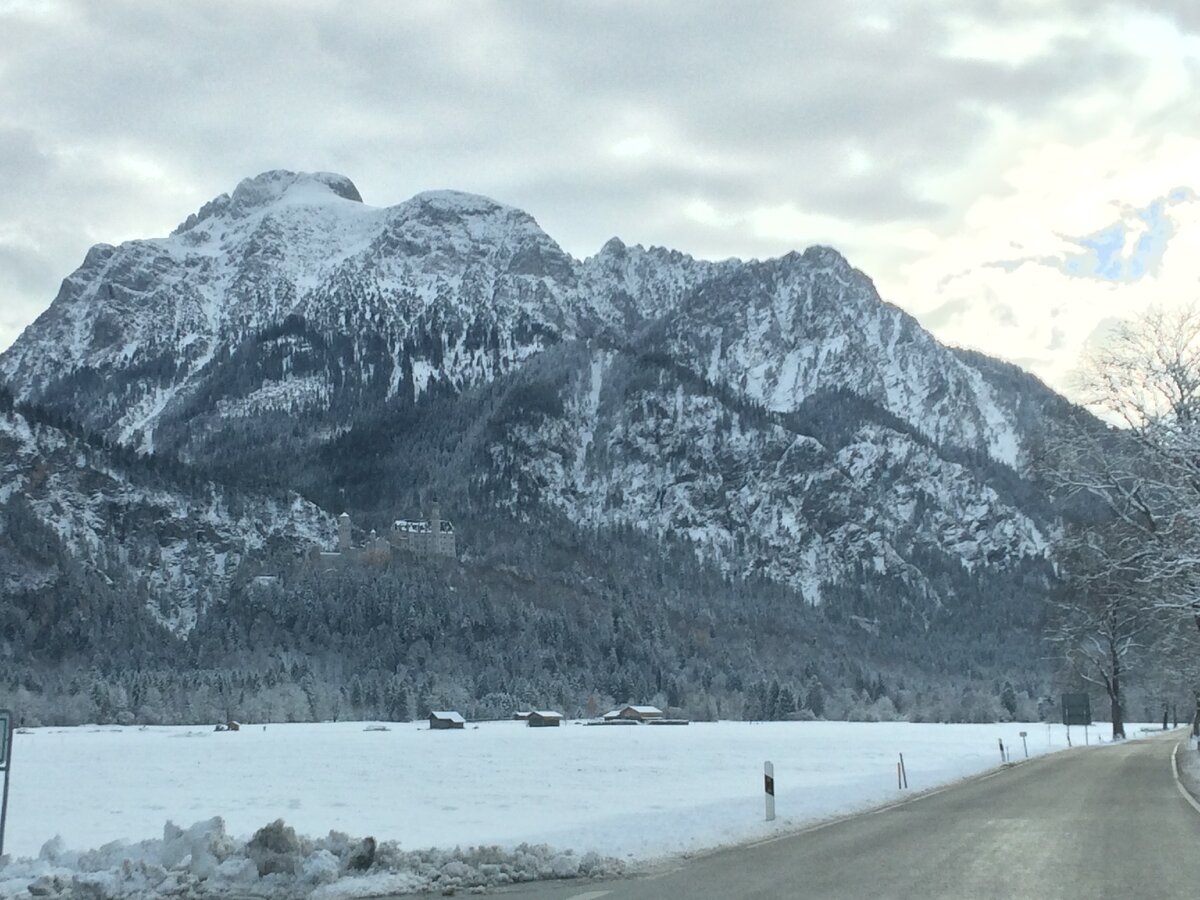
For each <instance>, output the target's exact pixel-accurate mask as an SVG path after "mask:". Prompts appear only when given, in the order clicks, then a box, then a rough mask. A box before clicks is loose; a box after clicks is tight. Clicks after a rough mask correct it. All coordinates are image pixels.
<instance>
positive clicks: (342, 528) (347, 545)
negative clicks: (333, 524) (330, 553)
mask: <svg viewBox="0 0 1200 900" xmlns="http://www.w3.org/2000/svg"><path fill="white" fill-rule="evenodd" d="M350 532H351V527H350V513H342V514H341V515H340V516H338V542H337V549H338V553H349V552H350V549H351V547H353V540H352V538H351V534H350Z"/></svg>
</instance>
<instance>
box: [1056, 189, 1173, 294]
mask: <svg viewBox="0 0 1200 900" xmlns="http://www.w3.org/2000/svg"><path fill="white" fill-rule="evenodd" d="M1194 199H1195V194H1194V193H1193V192H1192V191H1191V190H1190V189H1189V188H1177V189H1176V190H1174V191H1172V192H1171V193H1170V194H1168V195H1167V196H1166V197H1160V198H1159V199H1157V200H1155V201H1154V202H1153V203H1151V204H1150V205H1149V206H1146V207H1143V208H1142V209H1134V210H1130V216H1127V217H1126V219H1125V220H1124V221H1121V222H1116V223H1114V224H1112V225H1109V226H1107V227H1105V228H1102V229H1100V230H1099V231H1096V232H1093V233H1092V234H1089V235H1085V236H1084V237H1078V238H1068V240H1070V241H1071V242H1072V243H1074V244H1077V245H1078V246H1080V247H1082V248H1084V250H1086V251H1088V252H1086V253H1071V254H1068V255H1067V257H1066V258H1065V259H1064V260H1063V261H1062V263H1061V264H1060V268H1061V269H1062V271H1063V272H1065V273H1066V274H1068V275H1074V276H1077V277H1082V278H1100V279H1103V280H1104V281H1123V282H1131V281H1138V280H1140V279H1141V278H1144V277H1145V276H1146V275H1147V274H1148V273H1151V272H1154V271H1156V270H1157V269H1158V264H1159V263H1160V262H1161V261H1162V257H1163V254H1164V253H1165V252H1166V250H1167V244H1168V243H1170V241H1171V238H1172V237H1174V235H1175V223H1174V222H1172V221H1171V217H1170V216H1168V215H1167V206H1168V205H1169V204H1170V205H1173V204H1176V203H1185V202H1188V201H1190V200H1194ZM1130 218H1132V219H1136V220H1139V221H1140V222H1141V223H1143V225H1144V227H1141V228H1137V227H1136V226H1135V228H1134V229H1131V227H1130V225H1129V224H1126V223H1127V222H1129V221H1130ZM1131 230H1136V231H1137V232H1138V235H1137V239H1136V240H1135V241H1134V242H1133V247H1132V248H1131V249H1130V250H1129V252H1128V254H1126V252H1125V247H1126V245H1127V243H1128V240H1129V236H1130V235H1129V232H1130V231H1131Z"/></svg>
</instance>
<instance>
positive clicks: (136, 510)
mask: <svg viewBox="0 0 1200 900" xmlns="http://www.w3.org/2000/svg"><path fill="white" fill-rule="evenodd" d="M13 504H19V505H20V506H21V509H20V512H19V514H13V512H12V505H13ZM0 510H2V511H4V512H5V513H6V515H5V516H3V517H0V587H2V588H3V590H4V591H5V592H6V593H7V594H9V595H10V596H12V595H15V594H17V593H22V592H37V591H40V590H43V589H53V588H54V587H55V585H56V584H57V583H58V582H59V581H60V580H61V579H62V578H63V577H64V572H63V571H62V569H63V566H64V563H63V559H64V558H66V559H69V560H70V561H71V563H70V564H78V565H82V566H86V567H88V568H89V569H91V570H94V571H96V572H98V573H100V574H101V577H102V578H104V579H105V580H106V581H107V582H109V583H114V582H121V583H123V584H124V585H125V586H126V587H127V588H128V589H132V590H134V591H136V592H138V593H139V594H141V595H142V596H144V598H145V602H146V608H147V609H148V610H149V611H150V612H151V613H152V615H154V616H155V618H157V619H159V620H160V621H161V622H162V623H163V624H165V625H167V626H168V627H170V628H173V629H175V630H179V631H183V632H186V631H187V630H189V629H190V627H191V625H192V624H193V623H194V621H195V617H196V615H197V612H198V611H199V609H200V608H201V607H202V606H203V605H204V604H205V603H206V602H208V601H209V600H212V599H219V598H221V597H223V594H224V589H225V588H226V587H227V585H228V583H229V580H230V579H231V578H232V577H233V576H234V575H235V573H237V571H238V567H239V566H240V565H241V563H242V562H243V561H244V560H246V559H247V558H249V557H252V556H254V555H256V554H262V553H264V552H268V551H278V552H280V553H283V554H285V555H290V554H291V553H292V552H294V551H301V550H306V549H308V548H309V547H311V546H313V545H315V544H321V545H329V544H330V543H331V542H332V540H333V534H334V526H333V520H332V518H331V517H330V516H327V515H325V514H324V513H322V512H321V511H320V510H318V509H317V508H316V507H314V506H313V505H312V504H311V503H308V502H307V501H305V500H303V499H301V498H300V497H298V496H296V495H294V494H293V495H291V496H281V497H264V496H254V495H246V494H240V493H236V492H233V491H230V490H227V489H224V488H222V487H220V486H218V485H214V484H211V483H203V482H201V483H198V484H195V485H193V486H191V487H188V488H183V487H181V486H180V482H179V480H178V479H175V478H170V477H166V476H163V475H161V474H158V473H155V472H154V471H152V470H148V469H146V468H144V467H139V466H138V465H136V464H133V465H123V464H122V463H120V462H119V461H115V460H114V459H113V457H112V454H111V453H109V452H108V451H107V450H105V449H104V448H102V447H97V446H95V445H93V444H91V443H88V442H87V441H84V440H82V439H80V438H78V437H75V436H74V435H71V434H69V433H67V432H64V431H62V430H61V429H59V428H56V427H54V426H52V425H48V424H45V423H42V422H38V421H36V420H32V419H31V418H30V417H28V416H26V415H24V414H22V413H21V412H18V411H15V410H9V411H7V412H0ZM16 527H20V530H21V532H22V533H21V534H19V535H17V534H12V533H8V534H5V532H6V531H10V532H11V530H12V529H14V528H16ZM53 543H57V545H58V546H57V547H55V546H49V544H53ZM60 549H61V550H63V551H64V553H62V554H59V553H56V552H55V551H57V550H60Z"/></svg>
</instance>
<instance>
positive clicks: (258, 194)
mask: <svg viewBox="0 0 1200 900" xmlns="http://www.w3.org/2000/svg"><path fill="white" fill-rule="evenodd" d="M335 198H340V199H342V200H349V201H351V202H353V203H362V195H361V194H359V192H358V188H357V187H355V186H354V182H353V181H351V180H350V179H349V178H347V177H346V176H345V175H338V174H336V173H333V172H290V171H288V170H286V169H272V170H270V171H268V172H263V173H261V174H259V175H255V176H254V177H253V178H244V179H242V181H241V182H239V183H238V186H237V187H236V188H234V190H233V194H221V195H219V196H217V197H215V198H213V199H212V200H210V201H209V202H208V203H205V204H204V206H202V207H200V210H199V212H196V213H193V214H192V215H190V216H188V217H187V219H186V220H185V221H184V222H183V223H182V224H181V225H180V226H179V227H178V228H176V229H175V230H174V231H173V232H171V234H172V235H176V234H182V233H183V232H185V231H189V230H191V229H192V228H194V227H195V226H196V225H198V224H199V223H200V222H203V221H205V220H207V219H211V218H213V217H214V216H225V217H226V218H228V219H242V218H245V217H247V216H249V215H251V214H253V213H255V212H258V211H260V210H263V209H266V208H268V207H271V206H275V205H280V204H291V205H306V206H307V205H320V204H323V203H327V202H336V201H335Z"/></svg>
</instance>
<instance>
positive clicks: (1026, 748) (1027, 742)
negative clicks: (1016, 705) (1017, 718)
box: [1021, 731, 1029, 759]
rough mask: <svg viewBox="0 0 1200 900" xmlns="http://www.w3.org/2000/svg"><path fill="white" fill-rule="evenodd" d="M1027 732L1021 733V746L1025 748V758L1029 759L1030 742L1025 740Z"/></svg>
mask: <svg viewBox="0 0 1200 900" xmlns="http://www.w3.org/2000/svg"><path fill="white" fill-rule="evenodd" d="M1025 734H1026V732H1024V731H1022V732H1021V746H1023V747H1024V748H1025V758H1026V759H1029V741H1027V740H1025Z"/></svg>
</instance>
